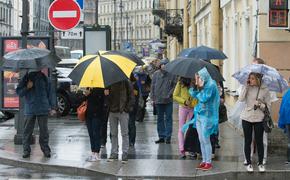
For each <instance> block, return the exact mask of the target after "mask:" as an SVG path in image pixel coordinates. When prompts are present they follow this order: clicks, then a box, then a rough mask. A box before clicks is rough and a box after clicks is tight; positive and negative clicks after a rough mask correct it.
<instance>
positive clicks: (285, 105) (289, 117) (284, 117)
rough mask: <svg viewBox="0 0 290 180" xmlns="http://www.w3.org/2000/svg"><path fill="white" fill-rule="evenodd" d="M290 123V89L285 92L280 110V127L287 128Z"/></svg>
mask: <svg viewBox="0 0 290 180" xmlns="http://www.w3.org/2000/svg"><path fill="white" fill-rule="evenodd" d="M289 124H290V89H288V91H287V92H286V93H285V94H284V96H283V98H282V102H281V106H280V111H279V121H278V126H279V128H282V129H285V128H286V125H289Z"/></svg>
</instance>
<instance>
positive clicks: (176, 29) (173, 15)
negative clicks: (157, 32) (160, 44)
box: [164, 9, 183, 42]
mask: <svg viewBox="0 0 290 180" xmlns="http://www.w3.org/2000/svg"><path fill="white" fill-rule="evenodd" d="M164 31H165V33H166V34H168V35H170V36H174V37H177V39H178V41H179V42H182V40H183V9H167V10H166V16H165V27H164Z"/></svg>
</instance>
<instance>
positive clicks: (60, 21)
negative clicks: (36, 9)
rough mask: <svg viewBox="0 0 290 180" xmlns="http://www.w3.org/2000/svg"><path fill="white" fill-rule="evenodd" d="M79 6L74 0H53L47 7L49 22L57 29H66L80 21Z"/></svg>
mask: <svg viewBox="0 0 290 180" xmlns="http://www.w3.org/2000/svg"><path fill="white" fill-rule="evenodd" d="M80 17H81V8H80V6H79V4H78V3H77V2H76V1H74V0H55V1H53V2H52V3H51V5H50V6H49V9H48V19H49V22H50V24H51V25H52V26H53V27H54V28H55V29H58V30H61V31H67V30H70V29H72V28H74V27H76V26H77V25H78V24H79V22H80Z"/></svg>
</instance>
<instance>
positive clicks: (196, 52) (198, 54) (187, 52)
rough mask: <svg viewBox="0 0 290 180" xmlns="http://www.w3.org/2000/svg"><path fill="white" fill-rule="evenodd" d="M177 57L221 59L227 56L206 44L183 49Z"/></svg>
mask: <svg viewBox="0 0 290 180" xmlns="http://www.w3.org/2000/svg"><path fill="white" fill-rule="evenodd" d="M178 57H184V58H198V59H202V60H211V59H222V60H223V59H227V58H228V57H227V56H226V55H225V54H224V53H223V52H222V51H219V50H217V49H213V48H210V47H207V46H198V47H196V48H187V49H184V50H182V51H181V52H180V53H179V55H178Z"/></svg>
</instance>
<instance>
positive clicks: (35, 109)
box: [16, 71, 56, 115]
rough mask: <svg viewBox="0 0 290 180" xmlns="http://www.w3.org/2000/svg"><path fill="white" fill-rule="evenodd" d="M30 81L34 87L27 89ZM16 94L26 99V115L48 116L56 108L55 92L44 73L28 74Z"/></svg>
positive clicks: (21, 81)
mask: <svg viewBox="0 0 290 180" xmlns="http://www.w3.org/2000/svg"><path fill="white" fill-rule="evenodd" d="M28 80H31V81H32V82H33V87H32V88H31V89H27V87H26V85H27V82H28ZM16 93H17V94H18V95H19V96H20V97H24V98H25V104H24V114H25V115H48V113H49V111H50V110H51V109H55V108H56V100H55V97H56V96H55V91H53V90H52V89H51V86H50V82H49V80H48V79H47V77H46V76H45V75H44V74H43V73H42V72H40V71H39V72H31V73H29V74H26V75H25V76H24V77H23V78H22V79H21V80H20V82H19V84H18V86H17V88H16Z"/></svg>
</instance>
